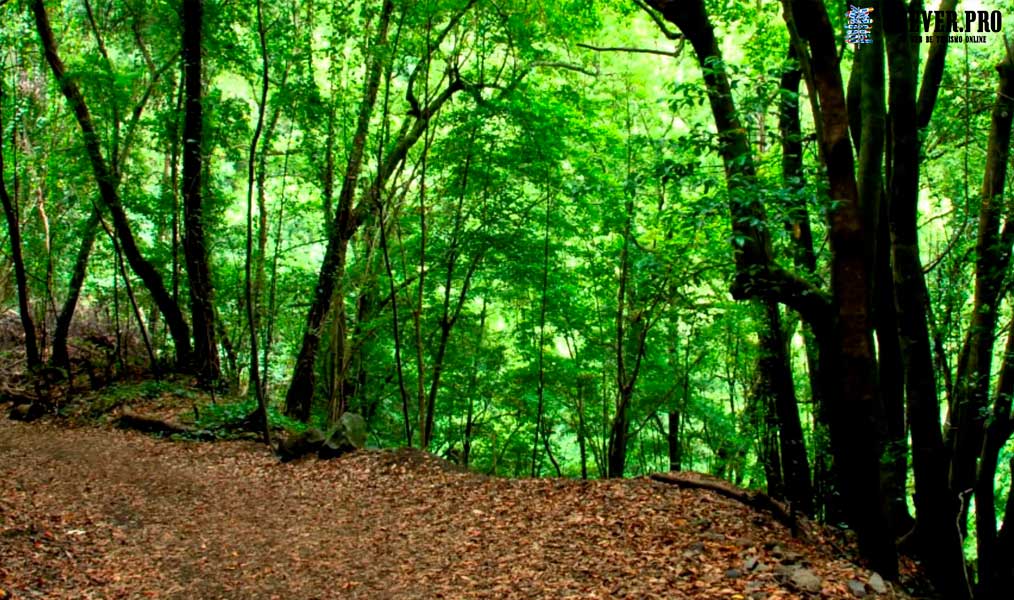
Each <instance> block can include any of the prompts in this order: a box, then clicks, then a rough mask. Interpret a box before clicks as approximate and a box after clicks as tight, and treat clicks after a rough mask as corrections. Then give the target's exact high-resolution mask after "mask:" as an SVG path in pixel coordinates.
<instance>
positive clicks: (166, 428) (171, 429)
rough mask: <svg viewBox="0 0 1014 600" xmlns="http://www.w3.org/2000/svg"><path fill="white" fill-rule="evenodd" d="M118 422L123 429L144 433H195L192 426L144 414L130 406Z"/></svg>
mask: <svg viewBox="0 0 1014 600" xmlns="http://www.w3.org/2000/svg"><path fill="white" fill-rule="evenodd" d="M117 424H118V425H119V426H120V427H122V428H123V429H133V430H135V431H141V432H144V433H158V434H162V435H174V434H192V433H194V430H193V429H192V428H191V427H187V426H186V425H184V424H182V423H179V422H177V421H172V420H169V419H159V418H158V417H151V416H148V415H142V414H141V413H136V412H134V411H132V410H130V409H129V408H125V409H123V413H122V414H121V415H120V418H119V419H118V420H117Z"/></svg>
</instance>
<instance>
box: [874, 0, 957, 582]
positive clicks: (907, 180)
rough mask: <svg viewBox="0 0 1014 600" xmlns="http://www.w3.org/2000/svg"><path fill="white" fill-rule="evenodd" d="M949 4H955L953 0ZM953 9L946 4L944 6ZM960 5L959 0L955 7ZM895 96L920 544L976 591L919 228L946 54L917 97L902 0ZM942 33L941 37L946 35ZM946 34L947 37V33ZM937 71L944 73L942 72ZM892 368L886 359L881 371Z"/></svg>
mask: <svg viewBox="0 0 1014 600" xmlns="http://www.w3.org/2000/svg"><path fill="white" fill-rule="evenodd" d="M944 4H947V0H945V2H944ZM942 8H945V7H942ZM953 8H954V3H953V2H951V6H950V9H953ZM883 9H884V15H883V23H884V29H885V33H886V39H887V50H888V52H887V56H888V67H889V79H890V84H891V96H890V100H889V110H890V113H889V114H890V119H889V122H890V138H889V139H890V140H891V147H890V154H889V156H888V161H889V162H888V164H889V167H890V168H889V171H888V172H889V181H888V190H889V194H888V198H887V200H888V211H887V213H888V220H889V226H890V233H891V239H890V243H891V257H892V259H893V260H892V265H893V273H892V276H893V287H894V298H895V306H896V307H897V311H896V319H897V327H898V333H899V341H900V349H901V356H902V361H903V365H902V367H903V368H902V372H903V374H904V385H905V396H906V398H907V401H908V405H907V416H908V421H909V427H910V429H911V434H912V467H913V471H914V475H915V511H916V523H917V525H916V531H915V536H916V537H915V540H916V547H917V548H919V549H920V554H922V555H923V556H924V557H925V560H926V561H927V564H928V567H929V569H928V572H929V573H931V576H932V578H933V580H934V582H935V583H936V585H937V587H938V588H939V589H940V591H941V592H943V593H944V594H945V595H946V596H947V597H948V598H955V599H956V600H960V599H962V598H968V597H969V592H968V584H967V580H966V578H965V563H964V556H963V553H962V550H961V538H960V536H959V535H958V532H957V531H956V530H955V528H954V521H955V518H956V516H957V508H958V507H957V505H956V503H955V499H954V497H953V496H951V494H950V493H949V490H948V489H947V480H946V469H947V463H946V452H945V449H944V445H943V438H942V436H941V428H940V405H939V400H938V395H937V388H936V377H935V369H934V363H933V355H932V347H931V345H930V336H929V327H928V315H927V313H926V307H927V306H928V295H929V294H928V291H927V288H926V279H925V276H924V274H923V265H922V260H921V258H920V250H919V234H918V198H919V136H918V128H919V127H924V126H925V125H926V124H928V123H929V116H930V113H931V112H932V110H933V105H934V102H933V101H932V100H931V98H935V96H936V92H935V89H934V88H937V87H939V84H940V75H939V73H940V72H942V69H943V57H944V55H943V53H942V52H939V51H936V43H935V44H934V47H931V50H930V58H929V62H928V63H927V66H926V72H927V76H926V77H925V78H924V80H923V86H922V91H921V92H920V94H919V101H918V103H917V99H916V79H917V72H918V67H917V63H916V60H917V56H918V55H917V53H916V49H915V48H914V47H913V46H912V43H911V41H910V40H909V31H908V26H907V24H908V19H907V17H908V15H907V13H906V10H905V6H904V4H903V3H902V2H900V1H898V0H890V1H888V2H885V3H884V4H883ZM938 37H939V36H934V39H938ZM944 37H946V36H944ZM933 73H938V74H937V75H936V76H935V77H934V75H933ZM883 371H884V368H883V365H882V368H881V372H883Z"/></svg>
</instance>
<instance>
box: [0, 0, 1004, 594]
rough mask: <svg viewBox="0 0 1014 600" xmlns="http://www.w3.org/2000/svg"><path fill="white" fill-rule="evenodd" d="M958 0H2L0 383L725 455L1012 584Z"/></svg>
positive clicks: (979, 30) (557, 470)
mask: <svg viewBox="0 0 1014 600" xmlns="http://www.w3.org/2000/svg"><path fill="white" fill-rule="evenodd" d="M939 1H940V4H939V6H930V5H924V4H923V2H921V1H918V0H911V1H908V2H906V1H904V0H860V1H856V0H852V1H849V0H846V1H844V2H838V1H830V2H828V1H825V0H782V1H781V2H767V1H762V0H757V1H756V2H752V1H745V0H744V1H737V2H716V1H712V0H625V1H623V2H605V1H599V0H593V1H580V2H579V1H574V0H559V1H557V2H546V3H542V2H532V1H530V0H335V1H334V2H319V1H313V0H308V1H298V0H273V1H271V2H265V1H264V0H170V1H168V2H142V1H139V0H48V1H44V0H0V137H2V140H0V200H2V203H3V209H4V215H5V222H4V227H2V229H0V252H2V254H0V302H2V307H0V309H2V311H3V312H2V314H0V338H2V339H0V364H2V365H3V368H2V371H3V374H2V375H0V392H2V397H0V400H6V401H9V402H11V404H12V408H11V416H12V418H13V417H17V418H21V419H33V418H35V417H39V416H44V415H60V414H62V413H63V411H65V409H66V408H67V407H68V406H70V405H71V404H72V403H73V401H74V399H75V398H78V397H91V396H89V395H92V396H93V395H94V394H95V393H96V392H99V391H101V390H103V389H108V388H110V387H112V386H115V385H118V384H120V383H123V382H143V383H144V385H146V386H148V388H146V389H153V390H160V389H165V388H167V387H169V386H175V385H177V384H180V385H184V386H185V387H187V388H188V389H193V390H195V391H194V392H193V394H196V396H194V397H200V398H202V399H207V402H204V401H202V402H201V403H194V406H193V407H192V411H191V412H192V413H193V415H192V417H191V418H192V420H196V423H197V425H198V426H201V427H205V428H206V427H207V426H206V425H202V423H205V424H206V423H207V422H210V421H213V420H215V419H218V420H220V421H221V420H228V419H232V421H233V422H234V424H236V423H238V425H237V427H244V428H246V429H247V430H249V431H251V432H255V433H256V434H257V435H258V436H259V439H260V440H262V441H263V442H264V443H267V444H272V445H274V446H276V447H277V446H279V444H283V443H284V441H285V438H286V436H289V438H290V439H291V438H293V437H296V436H299V435H302V436H303V439H305V438H306V436H307V432H308V431H329V430H333V429H334V428H335V427H340V426H341V425H340V424H341V423H343V422H347V419H346V421H343V417H344V416H345V415H347V414H350V415H356V416H357V417H361V420H362V422H363V423H364V425H365V430H366V431H367V432H368V437H367V438H366V445H367V446H369V447H373V448H399V447H401V448H415V449H420V450H424V451H427V452H430V453H432V454H435V455H438V456H441V457H443V458H444V459H446V460H447V461H449V462H452V463H456V464H457V465H460V466H461V467H465V468H467V469H469V470H471V471H475V472H479V473H484V474H488V475H493V476H501V477H532V478H570V479H581V480H586V479H607V478H623V477H636V476H641V475H647V474H650V473H654V472H700V473H707V474H710V475H712V476H714V477H716V478H719V479H723V480H726V481H727V482H729V483H731V484H733V485H735V486H738V487H741V488H744V489H747V490H758V491H762V492H764V493H765V494H766V495H767V496H770V497H771V498H773V499H775V500H776V501H777V502H778V503H779V506H784V507H787V510H789V511H791V514H792V515H793V518H795V516H796V515H799V517H800V518H804V517H805V518H807V519H812V520H813V521H816V522H820V523H824V524H828V525H831V526H835V527H839V528H842V529H845V530H847V531H849V532H853V533H854V535H855V537H854V539H855V543H856V547H857V549H858V550H857V551H858V555H859V556H860V557H861V558H862V560H863V561H864V563H865V564H867V565H869V566H870V568H872V569H874V570H876V572H877V573H879V574H881V575H883V576H884V577H885V578H886V579H888V580H890V579H893V578H895V577H897V575H898V573H899V559H900V558H901V557H911V558H914V559H916V560H918V562H919V564H921V565H922V568H923V569H924V571H925V573H926V574H927V577H928V578H929V579H930V580H931V581H932V585H933V587H934V588H935V589H936V591H937V593H938V594H939V597H941V598H946V599H948V600H962V599H966V600H971V599H973V598H974V599H975V600H983V599H987V600H991V599H997V600H999V599H1000V598H1009V595H1008V594H1009V590H1010V589H1012V588H1014V522H1012V521H1014V519H1011V518H1005V517H1008V516H1010V515H1014V494H1011V486H1012V476H1011V471H1012V466H1014V441H1012V437H1014V415H1012V399H1014V326H1012V322H1014V269H1012V268H1011V256H1012V252H1014V173H1012V164H1014V162H1012V160H1011V151H1010V145H1011V144H1010V142H1011V132H1012V121H1014V37H1012V35H1011V34H1010V33H1009V32H1008V31H1007V28H1005V27H1004V25H1007V23H1008V22H1010V23H1014V2H1011V1H1010V0H989V1H988V2H985V1H983V2H961V3H959V2H957V0H939ZM966 33H967V34H968V35H965V34H966ZM180 382H182V383H180ZM188 393H190V392H188ZM19 399H20V400H19ZM189 410H190V409H188V411H189ZM280 440H281V441H280ZM40 443H41V442H40ZM850 539H851V538H850ZM1004 589H1006V590H1008V592H1003V590H1004ZM0 592H2V590H0ZM715 597H717V596H715Z"/></svg>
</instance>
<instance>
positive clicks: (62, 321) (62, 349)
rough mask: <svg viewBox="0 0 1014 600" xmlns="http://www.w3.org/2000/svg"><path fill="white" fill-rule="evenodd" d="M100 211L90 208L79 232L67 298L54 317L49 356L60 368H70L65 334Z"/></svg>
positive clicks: (84, 270)
mask: <svg viewBox="0 0 1014 600" xmlns="http://www.w3.org/2000/svg"><path fill="white" fill-rule="evenodd" d="M100 218H101V213H100V212H99V209H98V207H95V208H93V209H92V214H91V216H89V217H88V222H87V223H85V226H84V230H83V231H82V233H81V246H80V247H78V251H77V259H76V260H75V261H74V273H73V274H72V275H71V277H70V288H69V290H68V292H67V299H66V300H64V303H63V308H61V309H60V314H59V315H58V316H57V317H56V330H55V332H54V333H53V355H52V356H51V357H50V360H51V361H52V363H53V365H54V366H57V367H60V368H62V369H68V370H69V369H70V355H69V354H68V352H67V336H68V335H69V334H70V324H71V321H72V320H73V319H74V311H75V310H76V309H77V301H78V298H79V297H80V296H81V286H82V285H83V284H84V280H85V276H86V274H87V271H88V257H89V256H91V252H92V246H93V245H94V244H95V235H96V233H97V232H98V229H99V219H100Z"/></svg>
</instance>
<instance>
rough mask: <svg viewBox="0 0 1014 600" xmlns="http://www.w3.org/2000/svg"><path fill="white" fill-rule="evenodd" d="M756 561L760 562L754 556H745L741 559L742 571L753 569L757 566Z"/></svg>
mask: <svg viewBox="0 0 1014 600" xmlns="http://www.w3.org/2000/svg"><path fill="white" fill-rule="evenodd" d="M758 562H760V561H758V560H757V557H756V556H751V557H749V558H747V559H746V560H744V561H743V570H744V571H753V570H754V569H756V568H757V564H758Z"/></svg>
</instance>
